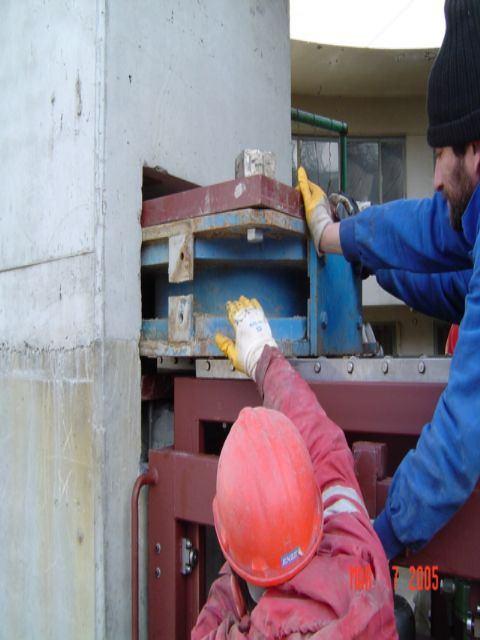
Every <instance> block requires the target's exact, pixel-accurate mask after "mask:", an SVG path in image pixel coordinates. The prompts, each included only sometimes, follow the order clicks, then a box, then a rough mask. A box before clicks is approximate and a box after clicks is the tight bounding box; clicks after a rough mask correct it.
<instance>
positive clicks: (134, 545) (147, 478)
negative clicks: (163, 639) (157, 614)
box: [130, 468, 158, 640]
mask: <svg viewBox="0 0 480 640" xmlns="http://www.w3.org/2000/svg"><path fill="white" fill-rule="evenodd" d="M157 482H158V473H157V470H156V469H155V468H152V469H149V470H148V471H147V472H146V473H142V475H141V476H139V477H138V478H137V479H136V481H135V484H134V485H133V491H132V499H131V503H130V509H131V534H130V535H131V563H132V640H138V635H139V634H138V622H139V614H138V499H139V497H140V490H141V488H142V487H143V486H145V485H147V484H148V485H151V484H157Z"/></svg>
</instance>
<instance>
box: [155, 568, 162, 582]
mask: <svg viewBox="0 0 480 640" xmlns="http://www.w3.org/2000/svg"><path fill="white" fill-rule="evenodd" d="M161 575H162V570H161V569H160V567H155V578H156V579H157V580H158V579H159V578H160V576H161Z"/></svg>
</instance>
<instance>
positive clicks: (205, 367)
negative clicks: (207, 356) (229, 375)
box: [203, 360, 210, 371]
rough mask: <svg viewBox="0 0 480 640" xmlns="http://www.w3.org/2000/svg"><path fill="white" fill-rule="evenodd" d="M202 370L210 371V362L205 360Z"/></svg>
mask: <svg viewBox="0 0 480 640" xmlns="http://www.w3.org/2000/svg"><path fill="white" fill-rule="evenodd" d="M203 368H204V369H205V371H210V362H209V361H208V360H205V362H204V364H203Z"/></svg>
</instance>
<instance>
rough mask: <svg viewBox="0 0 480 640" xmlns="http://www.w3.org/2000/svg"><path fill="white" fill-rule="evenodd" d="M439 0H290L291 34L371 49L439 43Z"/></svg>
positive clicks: (441, 16)
mask: <svg viewBox="0 0 480 640" xmlns="http://www.w3.org/2000/svg"><path fill="white" fill-rule="evenodd" d="M443 6H444V0H334V1H333V2H332V0H290V37H291V38H292V39H293V40H305V41H307V42H318V43H320V44H334V45H343V46H350V47H371V48H375V49H429V48H435V47H439V46H440V45H441V43H442V38H443V34H444V32H445V17H444V13H443Z"/></svg>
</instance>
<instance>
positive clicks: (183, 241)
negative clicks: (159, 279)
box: [168, 233, 193, 282]
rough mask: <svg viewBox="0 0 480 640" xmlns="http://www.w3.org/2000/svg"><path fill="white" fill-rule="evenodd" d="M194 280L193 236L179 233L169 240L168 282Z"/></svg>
mask: <svg viewBox="0 0 480 640" xmlns="http://www.w3.org/2000/svg"><path fill="white" fill-rule="evenodd" d="M190 280H193V235H192V234H191V233H179V234H177V235H174V236H170V238H169V239H168V281H169V282H188V281H190Z"/></svg>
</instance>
